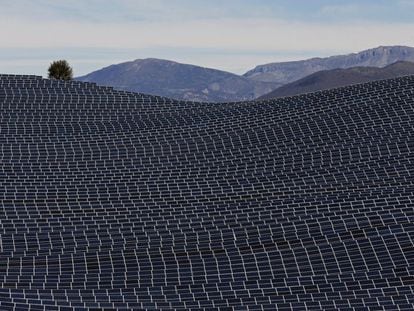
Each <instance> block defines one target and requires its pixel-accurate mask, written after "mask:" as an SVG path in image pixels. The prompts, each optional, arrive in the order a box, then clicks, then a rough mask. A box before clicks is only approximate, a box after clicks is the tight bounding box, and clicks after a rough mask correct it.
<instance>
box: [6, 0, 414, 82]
mask: <svg viewBox="0 0 414 311" xmlns="http://www.w3.org/2000/svg"><path fill="white" fill-rule="evenodd" d="M0 8H1V9H0V36H1V38H2V40H0V41H1V42H0V72H8V73H28V74H39V75H45V71H46V69H47V66H48V64H49V63H50V61H52V60H54V59H60V58H65V59H67V60H69V62H70V63H71V64H72V65H73V67H74V69H75V74H76V75H82V74H85V73H88V72H90V71H92V70H96V69H99V68H101V67H103V66H107V65H110V64H113V63H119V62H123V61H128V60H133V59H137V58H146V57H157V58H165V59H170V60H176V61H179V62H184V63H191V64H196V65H200V66H206V67H213V68H218V69H223V70H228V71H232V72H235V73H243V72H245V71H247V70H249V69H251V68H252V67H254V66H255V65H258V64H263V63H268V62H273V61H285V60H296V59H302V58H308V57H314V56H328V55H332V54H338V53H349V52H356V51H360V50H363V49H366V48H372V47H376V46H379V45H394V44H395V45H397V44H398V45H411V46H414V0H376V1H373V0H359V1H357V0H346V1H345V0H209V1H205V0H203V1H201V0H116V1H115V0H89V1H88V0H70V1H65V0H61V1H59V0H0Z"/></svg>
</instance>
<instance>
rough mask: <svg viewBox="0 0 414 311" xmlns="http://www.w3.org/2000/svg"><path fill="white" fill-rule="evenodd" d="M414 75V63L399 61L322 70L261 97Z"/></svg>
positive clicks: (301, 92) (307, 91)
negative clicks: (381, 66) (378, 66)
mask: <svg viewBox="0 0 414 311" xmlns="http://www.w3.org/2000/svg"><path fill="white" fill-rule="evenodd" d="M407 75H414V63H412V62H405V61H399V62H396V63H394V64H391V65H388V66H386V67H384V68H377V67H352V68H347V69H342V68H340V69H332V70H322V71H318V72H316V73H313V74H311V75H309V76H307V77H305V78H302V79H299V80H297V81H294V82H291V83H288V84H286V85H283V86H281V87H279V88H277V89H276V90H274V91H272V92H270V93H269V94H266V95H264V96H261V97H260V98H259V99H271V98H276V97H284V96H293V95H297V94H304V93H310V92H315V91H321V90H327V89H331V88H336V87H341V86H347V85H352V84H357V83H364V82H369V81H374V80H383V79H390V78H396V77H400V76H407Z"/></svg>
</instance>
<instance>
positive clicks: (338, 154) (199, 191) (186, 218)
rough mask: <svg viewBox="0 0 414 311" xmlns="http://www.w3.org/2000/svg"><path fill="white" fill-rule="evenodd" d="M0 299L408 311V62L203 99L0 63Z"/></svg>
mask: <svg viewBox="0 0 414 311" xmlns="http://www.w3.org/2000/svg"><path fill="white" fill-rule="evenodd" d="M0 119H1V131H0V146H1V153H0V156H1V161H0V196H1V200H0V203H1V204H2V208H1V209H0V241H1V243H0V271H1V273H0V309H1V310H44V311H46V310H47V311H49V310H65V311H66V310H67V311H70V310H114V309H115V310H171V309H173V310H174V309H175V310H184V309H185V310H277V309H279V310H290V309H294V310H321V309H325V310H412V309H413V308H414V298H413V297H414V293H413V290H414V277H413V273H414V271H413V265H412V262H413V260H414V247H413V238H414V225H413V221H414V210H413V208H412V207H413V198H414V174H413V167H414V166H413V164H414V163H413V161H414V159H413V152H414V141H413V133H414V77H412V76H408V77H403V78H398V79H390V80H383V81H378V82H371V83H366V84H360V85H354V86H351V87H344V88H339V89H333V90H328V91H323V92H317V93H311V94H307V95H303V96H296V97H286V98H283V99H279V100H268V101H256V102H239V103H227V104H220V105H219V104H201V103H194V102H183V101H176V100H170V99H167V98H162V97H155V96H149V95H143V94H139V93H128V92H124V91H116V90H113V89H111V88H105V87H98V86H96V85H94V84H90V83H82V82H62V81H56V80H46V79H42V78H39V77H33V76H9V75H1V76H0Z"/></svg>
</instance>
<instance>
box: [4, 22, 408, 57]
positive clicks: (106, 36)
mask: <svg viewBox="0 0 414 311" xmlns="http://www.w3.org/2000/svg"><path fill="white" fill-rule="evenodd" d="M10 29H13V31H10ZM413 34H414V24H408V23H403V24H391V25H384V24H381V23H353V24H351V25H346V24H333V25H330V26H329V27H327V26H326V25H325V24H319V23H300V22H293V23H292V22H287V21H283V20H273V19H244V20H242V19H218V20H216V21H215V22H210V21H207V20H201V21H194V20H191V21H181V22H176V23H174V24H171V23H169V22H134V23H131V22H129V23H128V22H127V23H122V24H121V23H107V24H104V25H102V24H96V23H91V22H67V21H63V22H60V21H42V22H38V23H36V24H33V23H27V22H25V21H23V20H8V21H4V20H1V21H0V36H1V37H2V38H7V39H6V40H1V42H0V47H1V48H7V47H8V48H25V47H31V48H32V47H42V48H50V47H55V48H56V47H60V48H63V47H71V48H74V47H95V48H133V49H140V48H150V47H160V46H163V47H166V48H168V47H188V48H217V47H220V48H222V49H233V50H235V49H239V50H244V51H249V50H258V49H261V50H279V51H283V50H323V49H333V50H358V49H363V48H366V47H372V46H376V45H384V44H411V45H412V44H414V35H413Z"/></svg>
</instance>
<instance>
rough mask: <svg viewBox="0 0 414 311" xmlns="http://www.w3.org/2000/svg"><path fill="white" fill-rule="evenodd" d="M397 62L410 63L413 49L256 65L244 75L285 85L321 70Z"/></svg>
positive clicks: (393, 48)
mask: <svg viewBox="0 0 414 311" xmlns="http://www.w3.org/2000/svg"><path fill="white" fill-rule="evenodd" d="M397 61H410V62H414V48H412V47H406V46H381V47H378V48H374V49H370V50H366V51H362V52H360V53H353V54H349V55H339V56H331V57H326V58H312V59H308V60H302V61H293V62H282V63H271V64H265V65H260V66H257V67H256V68H254V69H253V70H250V71H248V72H247V73H245V74H244V77H246V78H249V79H252V80H254V81H262V82H263V81H264V82H274V83H278V84H287V83H290V82H293V81H296V80H299V79H301V78H303V77H306V76H308V75H310V74H312V73H315V72H318V71H321V70H330V69H337V68H351V67H358V66H364V67H385V66H387V65H390V64H393V63H395V62H397Z"/></svg>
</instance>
